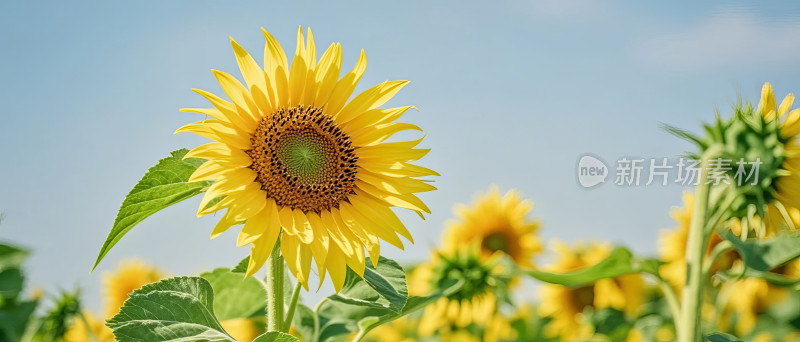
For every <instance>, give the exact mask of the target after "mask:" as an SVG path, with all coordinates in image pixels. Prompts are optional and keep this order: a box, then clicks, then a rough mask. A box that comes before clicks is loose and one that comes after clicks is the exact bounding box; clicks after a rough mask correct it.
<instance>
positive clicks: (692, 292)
mask: <svg viewBox="0 0 800 342" xmlns="http://www.w3.org/2000/svg"><path fill="white" fill-rule="evenodd" d="M717 153H718V149H717V148H709V149H708V150H706V152H705V153H703V156H702V157H701V161H702V162H701V167H700V182H699V183H698V185H697V187H696V190H695V196H696V201H695V203H694V211H693V213H692V217H691V221H690V224H689V236H688V241H687V243H686V282H685V286H684V287H683V296H682V297H683V298H682V301H681V304H682V307H681V315H680V317H679V319H680V321H681V323H680V324H678V325H677V326H678V327H679V329H678V341H680V342H697V341H702V337H701V330H700V325H701V309H702V305H703V286H704V274H703V259H704V257H705V252H706V244H707V241H708V239H707V235H708V233H710V232H711V231H713V230H707V229H706V227H707V224H708V219H709V217H708V214H709V213H708V207H709V203H708V200H709V192H710V190H711V185H710V184H706V183H707V179H708V161H709V160H710V159H711V157H713V156H715V155H716V154H717Z"/></svg>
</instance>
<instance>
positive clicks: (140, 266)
mask: <svg viewBox="0 0 800 342" xmlns="http://www.w3.org/2000/svg"><path fill="white" fill-rule="evenodd" d="M164 277H165V275H164V274H163V273H162V272H161V271H159V270H158V269H156V268H154V267H152V266H150V265H147V264H145V263H143V262H141V261H138V260H126V261H122V262H120V263H119V265H118V266H117V270H116V271H115V272H110V273H106V274H104V275H103V285H104V286H103V307H104V308H105V309H104V311H105V317H106V318H111V317H113V316H114V315H116V314H117V313H118V312H119V309H120V308H121V307H122V304H123V303H125V301H126V300H127V299H128V295H129V294H130V293H131V292H133V290H136V289H138V288H140V287H142V286H144V285H146V284H149V283H154V282H156V281H159V280H161V279H164Z"/></svg>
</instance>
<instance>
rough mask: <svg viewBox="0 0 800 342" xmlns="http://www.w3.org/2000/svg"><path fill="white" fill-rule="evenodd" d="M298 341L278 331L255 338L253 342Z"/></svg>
mask: <svg viewBox="0 0 800 342" xmlns="http://www.w3.org/2000/svg"><path fill="white" fill-rule="evenodd" d="M298 341H300V340H298V339H297V337H294V336H292V335H289V334H286V333H282V332H280V331H269V332H266V333H264V334H263V335H261V336H259V337H256V339H255V340H253V342H298Z"/></svg>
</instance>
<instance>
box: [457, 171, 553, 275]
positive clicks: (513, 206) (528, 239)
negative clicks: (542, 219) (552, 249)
mask: <svg viewBox="0 0 800 342" xmlns="http://www.w3.org/2000/svg"><path fill="white" fill-rule="evenodd" d="M532 209H533V203H532V202H530V201H527V200H524V199H523V198H522V196H521V195H520V194H519V192H517V191H515V190H511V191H508V192H506V193H505V195H503V196H502V197H501V196H500V192H499V190H498V189H497V187H492V188H490V189H489V191H488V192H487V193H485V194H480V195H479V196H478V197H477V198H476V200H475V203H474V204H473V206H471V207H468V206H466V205H463V204H462V205H458V206H456V210H455V212H456V215H457V216H458V217H457V219H456V220H455V221H451V222H449V223H448V227H447V231H446V232H445V236H444V239H443V241H444V242H443V249H444V250H445V251H452V250H455V249H458V248H459V247H460V246H463V245H468V244H472V243H475V242H476V241H477V242H478V243H479V244H480V246H481V253H482V255H483V256H484V257H485V258H489V257H490V256H491V255H492V254H494V253H495V252H498V251H500V252H503V253H505V254H507V255H508V256H509V257H511V259H513V260H514V262H516V263H517V264H518V265H520V266H526V267H531V266H533V265H532V258H533V256H534V255H535V254H537V253H540V252H541V251H542V243H541V241H540V240H539V238H538V237H537V236H536V231H537V230H538V229H539V223H538V222H537V221H532V220H530V219H529V218H528V214H529V213H530V211H531V210H532Z"/></svg>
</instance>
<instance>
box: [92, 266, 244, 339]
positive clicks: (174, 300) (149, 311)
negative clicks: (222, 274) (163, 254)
mask: <svg viewBox="0 0 800 342" xmlns="http://www.w3.org/2000/svg"><path fill="white" fill-rule="evenodd" d="M108 326H109V327H110V328H111V329H113V330H114V336H115V337H116V338H117V340H118V341H120V342H125V341H234V339H233V338H232V337H230V336H229V335H228V334H227V333H226V332H225V331H224V330H223V329H222V326H221V325H220V323H219V321H218V320H217V318H216V316H215V315H214V290H213V288H212V286H211V283H209V282H208V281H207V280H205V279H203V278H200V277H177V278H170V279H165V280H162V281H159V282H157V283H153V284H149V285H145V286H144V287H142V288H141V289H138V290H136V291H134V292H133V293H132V294H131V295H130V297H129V298H128V300H127V301H125V305H123V306H122V308H121V309H120V312H119V313H118V314H117V315H116V316H114V317H112V318H111V319H110V320H108Z"/></svg>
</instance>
